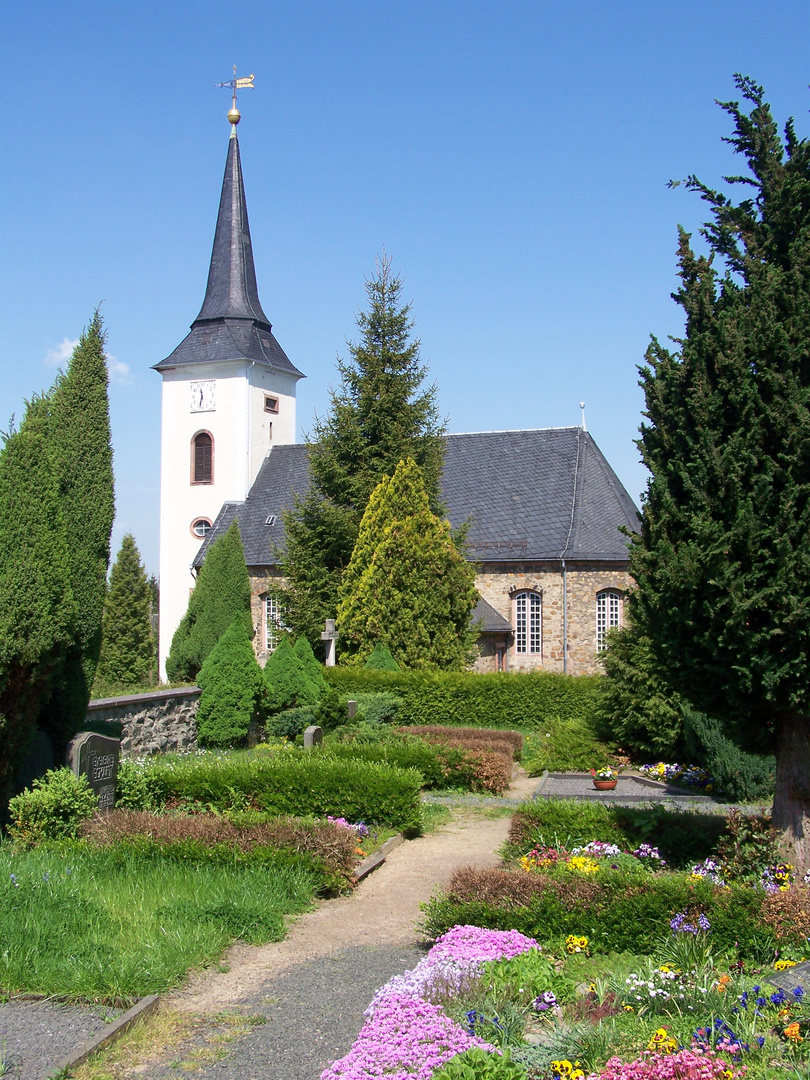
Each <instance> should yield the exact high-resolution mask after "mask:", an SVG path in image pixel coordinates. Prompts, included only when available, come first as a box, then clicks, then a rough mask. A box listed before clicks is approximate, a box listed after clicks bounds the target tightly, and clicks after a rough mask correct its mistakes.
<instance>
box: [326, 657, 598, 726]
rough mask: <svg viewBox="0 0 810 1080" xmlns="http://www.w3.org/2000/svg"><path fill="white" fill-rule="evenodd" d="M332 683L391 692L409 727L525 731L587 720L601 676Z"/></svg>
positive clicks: (396, 676) (336, 678)
mask: <svg viewBox="0 0 810 1080" xmlns="http://www.w3.org/2000/svg"><path fill="white" fill-rule="evenodd" d="M325 675H326V678H327V680H328V682H329V684H330V685H331V686H333V687H336V688H337V689H339V690H340V691H341V692H342V693H343V695H344V696H349V697H356V696H357V694H358V693H362V692H364V691H378V690H388V691H390V692H391V693H394V694H398V695H399V696H400V697H401V698H402V700H403V705H402V712H401V714H400V721H401V722H402V723H405V724H420V725H425V724H448V725H451V726H467V725H469V726H472V727H493V726H495V725H496V724H497V726H498V727H510V728H515V727H517V728H521V729H524V730H525V729H526V728H527V727H529V728H531V727H536V726H537V725H540V724H543V723H544V722H545V721H546V719H547V718H558V719H559V720H560V721H562V722H567V721H573V720H576V721H579V722H584V721H586V720H589V719H590V717H591V716H592V715H593V712H594V709H595V705H596V694H597V693H598V690H599V686H600V680H601V679H602V676H601V675H560V674H557V673H555V672H549V671H535V672H511V673H505V674H504V673H501V674H495V673H487V674H482V673H477V672H469V671H468V672H442V671H432V672H427V671H398V672H397V671H373V670H369V669H368V668H349V667H333V668H328V669H326V671H325Z"/></svg>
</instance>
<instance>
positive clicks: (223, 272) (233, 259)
mask: <svg viewBox="0 0 810 1080" xmlns="http://www.w3.org/2000/svg"><path fill="white" fill-rule="evenodd" d="M209 319H255V320H256V321H257V322H259V323H263V324H264V325H265V326H266V327H267V328H268V329H270V320H269V319H268V318H267V316H266V315H265V313H264V311H263V310H262V305H261V302H260V301H259V291H258V288H257V286H256V268H255V266H254V265H253V247H252V245H251V242H250V226H249V225H248V215H247V203H246V202H245V186H244V182H243V180H242V163H241V161H240V159H239V139H238V138H237V137H236V125H235V124H234V125H233V126H232V128H231V138H230V139H229V140H228V157H227V160H226V162H225V176H224V179H223V181H222V195H221V196H220V200H219V214H218V215H217V228H216V232H215V233H214V247H213V250H212V252H211V265H210V267H209V270H208V285H207V288H206V290H205V299H204V300H203V305H202V308H201V309H200V314H199V315H198V316H197V318H196V319H195V320H194V324H193V325H196V324H197V323H200V322H207V321H208V320H209Z"/></svg>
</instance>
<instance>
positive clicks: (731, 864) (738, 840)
mask: <svg viewBox="0 0 810 1080" xmlns="http://www.w3.org/2000/svg"><path fill="white" fill-rule="evenodd" d="M725 826H726V828H725V832H724V834H723V835H722V836H721V837H720V839H719V840H718V842H717V858H718V859H719V861H720V863H721V865H722V867H723V873H724V874H725V875H727V876H728V877H729V878H731V879H732V880H733V881H748V882H750V883H751V884H754V885H758V884H759V883H760V881H761V880H762V871H763V870H765V869H767V868H768V867H770V866H773V865H774V864H775V863H776V862H778V860H779V835H778V833H777V832H776V829H774V828H773V826H772V824H771V815H770V814H769V813H767V812H763V813H761V814H744V813H743V812H742V811H741V810H739V809H738V808H737V807H736V806H735V807H733V808H732V809H731V810H729V812H728V814H727V815H726V822H725Z"/></svg>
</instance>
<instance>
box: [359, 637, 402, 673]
mask: <svg viewBox="0 0 810 1080" xmlns="http://www.w3.org/2000/svg"><path fill="white" fill-rule="evenodd" d="M365 666H366V667H367V668H372V669H373V670H374V671H399V664H398V663H397V662H396V660H395V659H394V657H393V656H392V655H391V650H390V649H389V648H388V646H387V645H381V644H380V643H379V642H377V644H376V645H375V646H374V648H373V649H372V650H371V654H370V656H369V658H368V660H366V663H365Z"/></svg>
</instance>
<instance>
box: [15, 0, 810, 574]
mask: <svg viewBox="0 0 810 1080" xmlns="http://www.w3.org/2000/svg"><path fill="white" fill-rule="evenodd" d="M808 31H810V6H809V5H807V3H806V2H805V3H798V2H791V0H788V2H781V3H780V2H777V3H774V4H772V5H770V7H769V8H766V6H765V5H763V4H761V3H752V2H750V0H735V2H733V3H732V2H730V0H728V2H726V0H715V2H712V0H702V2H700V3H697V2H693V0H682V2H680V3H677V4H666V5H665V4H650V3H636V2H622V0H617V2H614V3H611V4H607V3H605V2H604V0H603V2H601V3H599V2H593V3H592V2H584V0H569V2H568V3H566V4H560V3H554V4H551V3H548V2H546V0H535V2H534V3H529V2H525V0H515V2H510V0H501V2H496V0H466V2H464V3H461V2H445V0H431V2H427V0H412V2H401V3H398V4H393V3H385V2H383V3H380V2H379V0H378V2H376V3H371V2H366V0H362V2H360V0H346V2H340V0H333V2H331V3H327V2H320V3H318V2H313V0H297V2H295V3H293V2H291V0H274V2H272V3H269V2H267V0H264V2H261V0H244V2H242V3H240V4H236V5H224V4H221V3H219V4H214V3H211V2H210V0H194V2H193V3H191V2H189V0H175V2H174V3H172V4H157V3H153V2H139V0H133V2H131V3H129V4H126V5H124V4H111V3H109V0H106V2H104V3H102V2H81V0H74V2H70V0H68V2H65V3H61V4H52V3H47V4H46V3H45V2H43V0H28V2H27V3H25V4H17V5H7V6H6V7H5V9H4V14H3V42H2V45H0V50H1V51H2V55H3V71H4V79H3V83H4V87H5V95H4V96H5V108H4V109H3V120H2V123H3V126H4V128H5V139H4V142H5V145H6V161H7V165H6V168H5V171H4V178H3V198H2V200H0V237H2V240H0V243H1V244H2V248H1V249H0V250H2V259H0V275H2V277H1V278H0V305H1V306H2V317H0V335H2V337H1V338H0V344H2V352H0V356H2V364H3V368H2V370H3V378H2V380H0V428H2V429H5V427H6V421H7V419H8V418H9V417H10V416H11V415H12V414H17V416H19V415H20V414H21V412H22V408H23V402H24V400H25V398H26V397H28V396H30V395H31V394H32V393H33V392H35V391H37V390H40V389H42V388H43V387H46V386H48V385H50V383H51V382H52V380H53V377H54V375H55V371H56V366H58V364H59V363H60V362H61V363H64V362H65V358H64V357H65V351H66V349H68V345H66V343H70V342H72V341H74V340H75V339H76V338H77V337H78V335H79V333H80V331H81V329H82V327H83V326H84V325H85V324H86V323H87V321H88V320H89V318H90V316H91V314H92V311H93V309H94V307H95V306H96V305H97V304H99V303H102V313H103V315H104V319H105V321H106V326H107V330H108V348H109V352H110V354H111V357H112V358H113V360H112V361H111V371H112V375H113V383H112V386H111V409H112V423H113V441H114V448H115V472H116V500H117V518H116V525H115V532H114V535H113V549H114V550H113V554H115V551H117V549H118V547H119V546H120V541H121V536H122V534H123V533H124V532H126V531H130V532H133V533H134V535H135V538H136V541H137V543H138V545H139V547H140V549H141V553H142V556H143V558H144V560H145V562H146V564H147V567H148V569H149V570H150V572H152V571H156V570H157V560H158V540H157V537H158V487H159V462H160V377H159V376H158V375H157V374H156V373H155V372H153V371H151V370H150V368H151V366H152V365H153V364H155V363H157V362H158V361H159V360H161V359H163V358H164V357H165V356H167V355H168V354H169V353H170V352H171V351H172V349H174V347H175V346H176V345H177V344H178V343H179V342H180V340H181V339H182V338H183V336H184V335H185V333H186V332H187V329H188V326H189V324H190V323H191V322H192V320H193V319H194V317H195V316H196V314H197V312H198V310H199V307H200V304H201V303H202V298H203V294H204V290H205V279H206V274H207V269H208V260H209V257H210V249H211V242H212V239H213V229H214V223H215V219H216V211H217V204H218V199H219V188H220V183H221V180H222V171H223V169H224V165H225V153H226V149H227V140H228V134H229V126H228V124H227V122H226V119H225V114H226V112H227V110H228V107H229V105H230V99H229V97H228V94H227V91H225V90H217V89H214V84H215V83H218V82H222V81H224V80H226V79H228V78H230V77H231V68H232V65H233V64H237V65H238V68H239V73H240V74H248V73H250V72H254V73H255V75H256V88H255V89H254V90H246V91H244V93H243V94H242V95H241V96H240V101H239V104H240V108H241V111H242V117H243V119H242V123H241V125H240V128H239V137H240V147H241V153H242V165H243V169H244V175H245V186H246V192H247V199H248V210H249V215H250V224H251V232H252V236H253V246H254V251H255V256H256V270H257V277H258V282H259V293H260V296H261V298H262V304H263V306H264V309H265V311H266V312H267V314H268V316H269V318H270V320H271V322H272V323H273V328H274V332H275V334H276V336H277V337H278V339H279V341H280V342H281V344H282V346H283V348H284V349H285V351H286V352H287V354H288V356H289V357H290V359H291V360H292V361H293V363H294V364H295V365H296V366H297V367H298V368H299V369H301V370H302V371H304V372H305V373H306V375H307V376H308V378H307V379H306V380H305V381H304V382H302V383H300V384H299V398H298V419H299V426H300V428H301V429H303V430H307V429H308V428H309V427H310V425H311V421H312V416H313V414H314V413H315V412H318V413H320V414H322V413H323V412H324V411H325V410H326V408H327V405H328V388H329V385H330V383H331V382H333V381H334V372H335V367H334V364H335V357H336V355H337V354H338V353H339V354H341V355H345V354H346V349H345V341H346V339H347V338H352V337H354V336H355V323H354V318H355V314H356V312H357V311H358V310H359V309H361V308H362V307H363V306H364V303H365V292H364V286H363V281H364V278H365V277H366V276H368V275H369V274H371V273H372V272H373V270H374V262H375V256H376V255H377V254H378V253H379V252H381V251H382V249H383V247H385V250H386V251H387V252H388V253H389V254H390V255H391V256H392V258H393V265H394V269H395V271H397V272H399V273H400V274H401V275H402V277H403V278H404V279H405V286H404V296H405V298H406V299H408V300H410V301H412V304H413V316H414V319H415V321H416V330H417V332H418V334H419V335H420V336H421V339H422V355H423V359H425V360H426V361H427V362H428V363H429V365H430V371H431V377H432V378H433V379H435V380H436V382H437V383H438V387H439V398H440V403H441V408H442V411H443V412H444V413H445V414H447V416H448V418H449V429H450V430H451V431H490V430H500V429H505V428H528V427H554V426H563V425H569V424H576V423H578V422H579V417H580V411H579V402H580V400H584V401H585V402H586V418H587V424H588V427H589V429H590V431H591V432H592V433H593V435H594V437H595V438H596V440H597V442H598V443H599V445H600V446H601V448H602V450H603V451H604V452H605V454H606V455H607V457H608V460H609V461H610V462H611V464H612V465H613V466H614V468H615V469H616V471H617V473H618V474H619V476H620V478H621V479H622V481H623V482H624V484H625V486H626V487H627V488H628V490H629V491H630V493H631V494H632V495H633V496H634V497H635V498H636V499H637V500H638V499H639V497H640V494H641V492H642V491H643V489H644V487H645V485H646V473H645V471H644V469H643V468H642V466H641V465H640V464H639V461H638V453H637V450H636V448H635V446H634V444H633V440H634V438H635V437H636V435H637V429H638V425H639V422H640V414H641V409H642V405H643V402H642V396H641V392H640V390H639V389H638V386H637V372H636V365H637V364H639V363H640V362H642V360H643V355H644V350H645V348H646V345H647V342H648V340H649V335H650V334H651V333H655V334H657V335H658V336H659V337H661V338H666V336H667V335H670V334H678V333H679V331H680V330H681V328H682V321H681V319H680V315H679V309H678V308H677V307H676V305H675V304H674V303H673V301H672V300H671V299H670V293H671V292H672V290H673V289H674V288H675V286H676V276H675V255H674V253H675V244H676V228H677V225H678V224H679V223H681V224H683V225H684V226H685V227H686V228H687V229H690V230H696V229H697V228H698V227H699V225H700V223H701V221H702V220H703V219H704V217H705V212H704V211H705V208H704V205H703V204H702V203H701V202H700V200H699V199H698V198H697V197H696V196H695V195H690V194H689V193H688V192H685V191H684V189H683V188H679V189H676V190H668V189H667V186H666V185H667V181H668V180H670V179H676V178H682V177H684V176H686V175H687V174H689V173H696V174H697V175H699V176H700V177H701V179H703V180H705V181H706V182H708V183H710V184H712V185H715V184H719V183H720V178H721V176H722V175H723V174H724V173H730V172H735V171H738V165H737V163H736V162H735V161H734V159H733V157H732V155H731V153H730V150H729V148H728V147H727V146H725V145H724V144H723V142H722V137H723V136H724V135H727V134H728V133H729V131H730V126H729V121H728V118H727V117H726V115H725V114H724V113H723V112H722V111H721V110H720V109H719V108H718V107H717V106H716V105H714V104H713V102H714V99H716V98H718V99H721V100H728V99H729V98H733V97H735V96H736V95H735V91H734V85H733V73H734V72H735V71H741V72H743V73H745V74H748V75H750V76H752V77H753V78H755V79H756V80H757V81H758V82H760V83H762V84H763V85H764V87H765V90H766V96H767V99H768V100H769V101H770V102H771V104H772V106H773V108H774V112H775V114H776V117H777V119H778V120H779V122H780V124H781V123H782V122H783V121H784V120H785V119H786V118H787V116H789V115H794V116H795V117H796V120H797V126H798V130H799V133H800V134H801V135H806V134H808V129H809V126H808V123H807V110H808V107H810V92H808V90H807V84H808V82H809V81H810V61H808V59H807V56H808V52H807V45H808V40H809V39H810V34H809V33H808ZM519 466H520V463H519V462H515V467H516V468H519Z"/></svg>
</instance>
